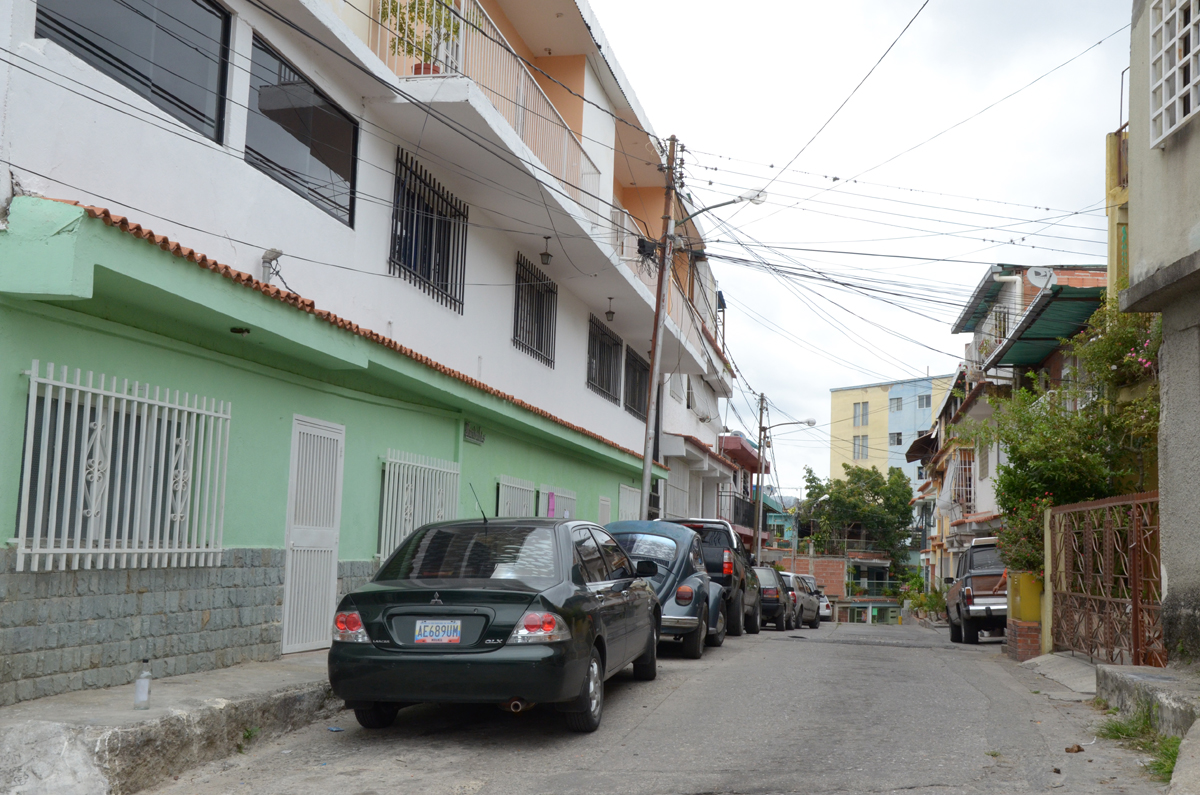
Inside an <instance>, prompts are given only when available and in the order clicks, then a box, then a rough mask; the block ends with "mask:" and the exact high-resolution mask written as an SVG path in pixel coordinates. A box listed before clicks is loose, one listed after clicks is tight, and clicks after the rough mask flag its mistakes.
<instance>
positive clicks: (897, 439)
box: [888, 433, 904, 447]
mask: <svg viewBox="0 0 1200 795" xmlns="http://www.w3.org/2000/svg"><path fill="white" fill-rule="evenodd" d="M888 444H889V445H890V446H892V447H897V446H899V445H902V444H904V434H903V433H889V434H888Z"/></svg>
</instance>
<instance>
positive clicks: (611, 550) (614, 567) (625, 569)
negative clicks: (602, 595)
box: [592, 527, 633, 580]
mask: <svg viewBox="0 0 1200 795" xmlns="http://www.w3.org/2000/svg"><path fill="white" fill-rule="evenodd" d="M592 535H594V536H595V537H596V543H597V544H599V545H600V553H601V554H602V555H604V560H605V561H606V562H607V563H608V570H609V571H610V572H612V574H611V577H612V579H614V580H621V579H625V578H626V577H632V576H633V564H631V563H630V562H629V558H627V557H625V552H624V551H623V550H622V549H621V545H620V544H618V543H617V542H616V539H614V538H613V537H612V536H610V535H609V534H608V533H606V532H604V531H603V530H601V529H600V528H598V527H593V528H592Z"/></svg>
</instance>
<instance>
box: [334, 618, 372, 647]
mask: <svg viewBox="0 0 1200 795" xmlns="http://www.w3.org/2000/svg"><path fill="white" fill-rule="evenodd" d="M333 639H334V640H336V641H340V642H342V643H370V642H371V638H370V637H368V635H367V630H366V629H365V628H364V627H363V622H362V616H360V615H359V614H358V611H357V610H344V611H342V612H339V613H337V614H335V615H334V617H333Z"/></svg>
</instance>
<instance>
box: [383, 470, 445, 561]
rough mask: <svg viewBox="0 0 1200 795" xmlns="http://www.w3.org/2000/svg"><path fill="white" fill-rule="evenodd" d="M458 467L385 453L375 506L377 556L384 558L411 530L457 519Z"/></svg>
mask: <svg viewBox="0 0 1200 795" xmlns="http://www.w3.org/2000/svg"><path fill="white" fill-rule="evenodd" d="M459 471H460V470H459V464H458V463H457V462H455V461H443V460H441V459H438V458H432V457H430V456H424V455H417V454H415V453H406V452H402V451H400V450H390V449H389V450H388V451H387V456H386V457H385V458H384V461H383V498H382V499H381V500H380V506H379V557H380V558H386V557H387V556H388V555H390V554H392V552H394V551H395V550H396V548H397V547H399V546H400V544H401V543H402V542H403V541H404V539H406V538H408V536H409V534H410V533H412V531H413V530H415V529H417V528H418V527H421V526H423V525H426V524H429V523H430V522H441V521H445V520H447V519H456V518H458V496H459V495H458V488H459V485H458V484H459Z"/></svg>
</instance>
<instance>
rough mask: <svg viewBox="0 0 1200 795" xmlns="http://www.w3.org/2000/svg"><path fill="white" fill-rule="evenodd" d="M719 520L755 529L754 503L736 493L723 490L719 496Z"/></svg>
mask: <svg viewBox="0 0 1200 795" xmlns="http://www.w3.org/2000/svg"><path fill="white" fill-rule="evenodd" d="M717 518H718V519H724V520H725V521H727V522H729V523H730V524H738V525H741V526H742V527H749V528H751V529H753V528H754V501H753V500H750V499H748V498H746V497H743V496H742V495H741V494H738V493H737V492H735V491H726V490H722V491H721V492H719V493H718V494H717Z"/></svg>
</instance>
